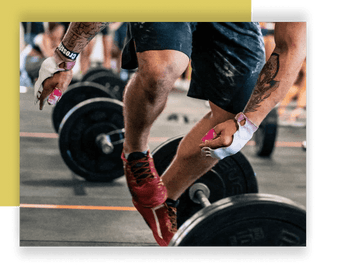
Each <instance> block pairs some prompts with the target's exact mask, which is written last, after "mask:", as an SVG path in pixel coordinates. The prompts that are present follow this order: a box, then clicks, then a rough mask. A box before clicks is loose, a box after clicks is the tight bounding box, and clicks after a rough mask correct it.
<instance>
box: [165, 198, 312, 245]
mask: <svg viewBox="0 0 360 268" xmlns="http://www.w3.org/2000/svg"><path fill="white" fill-rule="evenodd" d="M169 246H306V211H305V208H304V207H302V206H301V205H299V204H296V203H295V202H293V201H291V200H289V199H287V198H284V197H280V196H275V195H268V194H244V195H237V196H232V197H227V198H224V199H222V200H219V201H217V202H216V203H214V204H212V205H211V206H208V207H206V208H204V209H202V210H200V211H199V212H198V213H196V214H195V215H193V216H192V217H191V218H190V219H189V220H188V221H186V222H185V223H184V224H183V225H182V226H181V227H180V229H179V230H178V232H177V233H176V234H175V236H174V237H173V239H172V240H171V241H170V244H169Z"/></svg>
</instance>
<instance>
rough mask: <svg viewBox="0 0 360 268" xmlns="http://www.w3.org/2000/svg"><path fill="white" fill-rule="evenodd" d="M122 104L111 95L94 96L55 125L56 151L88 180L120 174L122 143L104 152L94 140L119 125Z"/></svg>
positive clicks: (77, 106)
mask: <svg viewBox="0 0 360 268" xmlns="http://www.w3.org/2000/svg"><path fill="white" fill-rule="evenodd" d="M123 128H124V121H123V104H122V102H120V101H118V100H115V99H108V98H94V99H90V100H86V101H83V102H81V103H79V104H78V105H76V106H75V107H74V108H73V109H71V110H70V111H69V112H68V113H67V114H66V115H65V117H64V119H63V120H62V122H61V124H60V128H59V148H60V154H61V157H62V158H63V160H64V162H65V163H66V165H67V166H68V167H69V169H70V170H72V171H73V172H74V173H75V174H77V175H79V176H80V177H83V178H85V179H86V180H89V181H100V182H106V181H112V180H114V179H116V178H119V177H121V176H122V175H124V171H123V164H122V162H121V158H120V157H121V153H122V147H123V146H122V144H118V145H115V146H114V151H113V152H112V153H111V154H104V153H102V151H101V150H100V149H99V148H98V146H97V145H96V143H95V140H96V137H97V136H98V135H99V134H102V133H108V132H110V131H113V130H117V129H123Z"/></svg>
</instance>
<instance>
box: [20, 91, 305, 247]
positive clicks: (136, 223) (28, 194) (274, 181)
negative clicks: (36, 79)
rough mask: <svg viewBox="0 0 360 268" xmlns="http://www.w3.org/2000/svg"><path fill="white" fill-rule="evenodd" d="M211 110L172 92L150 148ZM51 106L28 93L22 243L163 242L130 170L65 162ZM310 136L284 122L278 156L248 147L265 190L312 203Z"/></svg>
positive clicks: (23, 111)
mask: <svg viewBox="0 0 360 268" xmlns="http://www.w3.org/2000/svg"><path fill="white" fill-rule="evenodd" d="M293 108H294V107H293V106H290V107H289V108H288V109H293ZM208 110H209V108H207V107H206V105H205V103H204V101H200V100H195V99H191V98H188V97H187V96H186V94H185V92H181V91H173V92H171V94H170V96H169V100H168V104H167V107H166V109H165V111H164V112H163V113H162V114H161V116H160V117H159V118H158V120H157V121H156V122H155V124H154V126H153V128H152V132H151V140H150V144H149V145H150V149H151V150H154V149H155V148H156V147H157V146H158V145H159V144H161V143H162V142H164V141H166V140H167V139H169V138H171V137H173V136H177V135H179V134H185V133H187V132H188V131H189V130H190V129H191V127H192V126H193V125H194V124H195V122H196V121H198V120H199V119H200V118H201V117H202V115H204V114H205V113H206V112H207V111H208ZM51 113H52V108H51V107H50V106H46V107H45V108H44V110H43V111H39V110H38V106H34V102H33V92H32V89H29V90H28V91H27V92H24V93H21V94H20V172H21V174H20V246H25V247H31V246H62V247H64V246H127V247H134V246H137V247H140V246H157V244H156V243H155V240H154V239H153V237H152V234H151V231H150V229H149V228H148V227H147V225H146V224H145V222H144V220H143V219H142V217H141V216H140V214H138V213H137V212H136V211H135V210H134V208H133V205H132V202H131V197H130V193H129V191H128V189H127V186H126V182H125V178H124V177H121V178H119V179H116V180H114V181H113V182H111V183H93V182H88V181H85V180H84V179H83V178H80V177H78V176H76V175H74V174H73V173H72V172H71V171H70V170H69V168H68V167H67V166H66V165H65V164H64V162H63V161H62V158H61V156H60V153H59V148H58V139H57V134H56V133H55V132H54V129H53V127H52V122H51ZM170 115H172V116H170ZM302 120H306V118H305V119H302ZM305 140H306V128H305V127H289V126H288V127H285V126H281V127H279V128H278V136H277V143H276V148H275V150H274V152H273V154H272V156H271V157H270V158H260V157H258V156H256V154H255V152H254V146H253V142H249V144H248V145H247V146H246V147H245V148H244V149H243V150H242V152H243V154H244V155H245V156H246V157H247V159H248V160H249V162H250V163H251V165H252V167H253V169H254V171H255V173H256V176H257V180H258V184H259V192H260V193H269V194H275V195H280V196H284V197H287V198H290V199H292V200H293V201H295V202H298V203H299V204H301V205H303V206H306V152H305V151H304V150H303V149H302V148H301V143H302V142H303V141H305ZM119 164H122V163H121V162H120V160H119Z"/></svg>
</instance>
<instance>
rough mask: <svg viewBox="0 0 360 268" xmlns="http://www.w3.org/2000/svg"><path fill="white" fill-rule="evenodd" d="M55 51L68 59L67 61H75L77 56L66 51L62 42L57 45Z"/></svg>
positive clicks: (77, 54)
mask: <svg viewBox="0 0 360 268" xmlns="http://www.w3.org/2000/svg"><path fill="white" fill-rule="evenodd" d="M57 49H58V50H59V51H60V53H61V54H62V55H63V56H64V57H66V58H68V59H69V60H76V58H77V56H79V53H76V52H73V51H70V50H68V49H67V48H66V47H65V46H64V44H63V43H62V42H61V43H60V44H59V46H58V47H57Z"/></svg>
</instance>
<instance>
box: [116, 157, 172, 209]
mask: <svg viewBox="0 0 360 268" xmlns="http://www.w3.org/2000/svg"><path fill="white" fill-rule="evenodd" d="M121 159H122V160H123V163H124V172H125V177H126V182H127V184H128V187H129V190H130V193H131V195H132V197H133V199H134V201H135V202H136V203H138V204H139V205H141V206H143V207H147V208H154V207H156V206H159V205H161V204H163V203H164V202H165V201H166V198H167V190H166V187H165V185H164V183H163V182H162V180H161V178H160V176H159V175H158V173H157V171H156V169H155V166H154V160H153V158H152V156H151V154H150V151H148V152H147V154H146V156H144V157H143V158H141V159H134V160H131V161H128V160H127V159H125V155H124V153H123V154H122V155H121Z"/></svg>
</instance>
